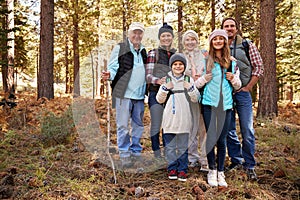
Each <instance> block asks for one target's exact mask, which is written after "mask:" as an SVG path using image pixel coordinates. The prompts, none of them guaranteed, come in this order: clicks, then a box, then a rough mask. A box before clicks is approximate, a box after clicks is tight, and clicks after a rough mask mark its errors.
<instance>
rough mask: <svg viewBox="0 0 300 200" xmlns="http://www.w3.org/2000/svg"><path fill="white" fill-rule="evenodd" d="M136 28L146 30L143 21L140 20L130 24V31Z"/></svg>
mask: <svg viewBox="0 0 300 200" xmlns="http://www.w3.org/2000/svg"><path fill="white" fill-rule="evenodd" d="M134 30H141V31H143V32H144V31H145V27H144V25H143V24H142V23H140V22H132V23H131V24H130V26H129V29H128V31H134Z"/></svg>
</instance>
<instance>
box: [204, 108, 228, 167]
mask: <svg viewBox="0 0 300 200" xmlns="http://www.w3.org/2000/svg"><path fill="white" fill-rule="evenodd" d="M231 112H232V110H231V109H230V110H226V111H223V109H220V108H216V107H212V106H207V105H203V117H204V123H205V128H206V130H207V139H206V152H208V154H207V161H208V166H209V169H217V170H218V171H224V165H225V158H226V136H227V132H228V127H229V123H230V119H231ZM215 146H217V159H216V156H215V151H214V150H215ZM216 161H217V167H216Z"/></svg>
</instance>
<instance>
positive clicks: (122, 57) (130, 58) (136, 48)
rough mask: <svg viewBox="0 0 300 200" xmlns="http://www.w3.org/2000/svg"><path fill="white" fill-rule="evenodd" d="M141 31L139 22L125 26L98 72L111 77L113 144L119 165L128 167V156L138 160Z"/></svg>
mask: <svg viewBox="0 0 300 200" xmlns="http://www.w3.org/2000/svg"><path fill="white" fill-rule="evenodd" d="M144 31H145V28H144V25H143V24H141V23H139V22H133V23H132V24H131V25H130V26H129V30H128V38H127V39H126V41H125V42H122V43H119V44H118V45H116V46H115V47H114V49H113V51H112V53H111V56H110V60H109V63H108V67H107V68H108V71H106V72H103V73H102V78H103V79H104V80H108V79H109V80H112V98H113V107H115V108H116V124H117V144H118V150H119V155H120V160H121V162H122V166H123V168H127V167H131V166H132V165H133V162H132V160H139V158H140V156H141V151H142V145H141V143H140V139H141V137H142V134H143V131H144V124H143V117H144V98H145V91H146V79H145V64H146V60H147V53H146V50H145V48H144V46H143V45H142V44H141V41H142V39H143V36H144ZM129 123H131V124H130V125H131V129H130V125H129ZM130 130H131V134H130V133H129V131H130ZM132 158H133V159H132Z"/></svg>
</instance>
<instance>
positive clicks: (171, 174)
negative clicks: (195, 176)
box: [168, 169, 178, 180]
mask: <svg viewBox="0 0 300 200" xmlns="http://www.w3.org/2000/svg"><path fill="white" fill-rule="evenodd" d="M168 177H169V179H170V180H177V178H178V177H177V171H176V170H175V169H173V170H171V171H169V173H168Z"/></svg>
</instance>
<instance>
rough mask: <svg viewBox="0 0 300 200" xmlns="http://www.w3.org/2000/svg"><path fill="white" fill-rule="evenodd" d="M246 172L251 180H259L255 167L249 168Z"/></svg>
mask: <svg viewBox="0 0 300 200" xmlns="http://www.w3.org/2000/svg"><path fill="white" fill-rule="evenodd" d="M246 172H247V176H248V179H249V180H250V181H256V180H257V175H256V173H255V171H254V169H247V170H246Z"/></svg>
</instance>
